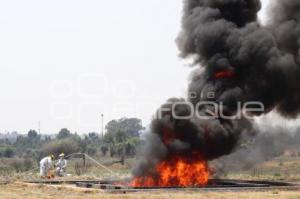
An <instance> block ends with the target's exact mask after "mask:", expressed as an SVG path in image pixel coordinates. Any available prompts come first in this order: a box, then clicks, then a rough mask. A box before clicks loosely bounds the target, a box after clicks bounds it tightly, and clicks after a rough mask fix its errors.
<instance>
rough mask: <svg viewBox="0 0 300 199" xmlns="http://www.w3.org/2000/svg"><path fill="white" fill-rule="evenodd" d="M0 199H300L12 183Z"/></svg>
mask: <svg viewBox="0 0 300 199" xmlns="http://www.w3.org/2000/svg"><path fill="white" fill-rule="evenodd" d="M0 198H5V199H32V198H40V199H42V198H45V199H52V198H53V199H54V198H55V199H56V198H72V199H83V198H89V199H96V198H97V199H102V198H103V199H118V198H137V199H158V198H172V199H182V198H185V199H194V198H197V199H198V198H222V199H227V198H228V199H232V198H239V199H240V198H241V199H243V198H245V199H246V198H251V199H256V198H257V199H261V198H288V199H300V190H299V191H279V190H273V191H266V192H238V193H237V192H173V193H172V192H155V193H147V192H141V193H130V194H109V193H104V192H102V191H98V190H89V189H81V188H80V189H79V188H71V187H68V186H60V187H55V186H46V185H28V184H23V183H13V184H9V185H0Z"/></svg>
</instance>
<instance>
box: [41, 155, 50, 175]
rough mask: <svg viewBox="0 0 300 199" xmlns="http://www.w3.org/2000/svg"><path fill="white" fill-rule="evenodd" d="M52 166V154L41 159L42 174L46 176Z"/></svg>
mask: <svg viewBox="0 0 300 199" xmlns="http://www.w3.org/2000/svg"><path fill="white" fill-rule="evenodd" d="M51 167H52V159H51V157H50V156H48V157H45V158H43V159H42V160H41V161H40V175H41V176H42V177H46V176H47V174H48V171H49V169H50V168H51Z"/></svg>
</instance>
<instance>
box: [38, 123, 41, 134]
mask: <svg viewBox="0 0 300 199" xmlns="http://www.w3.org/2000/svg"><path fill="white" fill-rule="evenodd" d="M38 126H39V129H38V131H39V135H40V134H41V121H39V122H38Z"/></svg>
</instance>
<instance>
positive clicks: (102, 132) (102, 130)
mask: <svg viewBox="0 0 300 199" xmlns="http://www.w3.org/2000/svg"><path fill="white" fill-rule="evenodd" d="M103 117H104V115H103V113H102V114H101V134H102V138H103V137H104V127H103Z"/></svg>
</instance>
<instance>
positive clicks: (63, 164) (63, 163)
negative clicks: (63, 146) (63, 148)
mask: <svg viewBox="0 0 300 199" xmlns="http://www.w3.org/2000/svg"><path fill="white" fill-rule="evenodd" d="M67 164H68V163H67V160H66V159H65V154H63V153H62V154H60V155H59V159H58V161H57V163H56V164H55V167H56V175H58V176H60V177H63V176H64V175H65V173H66V168H67Z"/></svg>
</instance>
